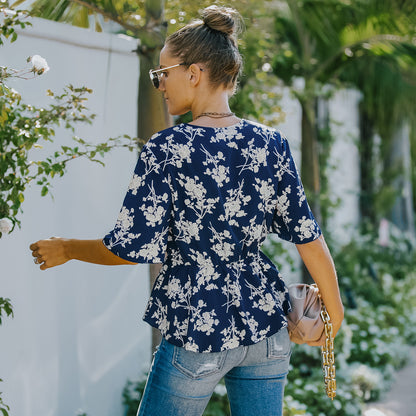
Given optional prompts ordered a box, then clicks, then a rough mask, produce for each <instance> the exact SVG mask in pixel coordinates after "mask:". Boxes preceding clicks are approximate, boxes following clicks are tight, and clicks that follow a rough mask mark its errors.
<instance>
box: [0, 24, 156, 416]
mask: <svg viewBox="0 0 416 416" xmlns="http://www.w3.org/2000/svg"><path fill="white" fill-rule="evenodd" d="M135 47H136V43H135V41H134V40H132V39H128V38H122V37H118V36H116V35H109V34H97V33H94V32H91V31H88V30H84V29H78V28H74V27H72V26H69V25H63V24H58V23H53V22H49V21H44V20H40V19H34V20H33V28H31V29H27V30H24V31H21V32H20V33H19V38H18V40H17V41H16V42H15V43H14V44H12V45H7V46H5V47H1V49H0V65H4V66H8V67H11V68H22V67H24V66H25V65H26V58H27V57H28V56H30V55H33V54H39V55H41V56H43V57H44V58H46V60H47V61H48V64H49V66H50V68H51V70H50V71H49V72H48V73H46V74H45V75H42V76H41V77H39V78H36V79H33V80H15V81H13V82H10V83H9V84H10V85H11V86H13V87H14V88H15V89H16V90H18V91H19V92H20V93H21V94H22V96H23V98H24V100H25V101H26V102H29V103H32V104H34V105H37V106H41V105H47V104H48V103H49V102H50V99H49V98H48V97H47V96H46V94H45V92H46V89H48V88H50V89H52V90H53V91H55V92H59V91H61V90H62V88H63V87H64V86H65V85H67V84H69V83H72V84H73V85H74V86H81V85H86V86H88V87H89V88H92V89H93V90H94V93H93V95H92V96H91V97H90V99H89V101H88V104H87V105H88V107H89V108H90V109H91V110H92V112H94V113H96V114H97V118H96V120H95V121H94V123H93V125H92V126H80V128H79V129H77V131H76V134H77V135H78V136H81V137H84V138H86V139H88V140H89V141H101V140H103V139H105V138H108V137H110V136H113V137H114V136H117V135H120V134H124V133H127V134H130V135H133V136H134V135H135V134H136V120H137V116H136V109H137V104H136V101H137V89H138V74H139V63H138V58H137V56H136V54H135V53H133V52H131V51H132V50H134V49H135ZM68 137H69V133H68V132H67V131H64V130H59V131H58V134H57V137H56V143H61V142H63V141H65V140H68ZM46 153H47V152H46V150H43V151H39V152H38V153H36V152H34V153H33V158H37V157H41V155H42V154H43V155H44V154H46ZM136 157H137V155H136V154H135V153H130V152H128V151H127V150H116V151H114V152H113V153H112V154H110V155H108V156H106V158H105V163H106V166H105V168H103V167H101V166H99V165H96V164H93V163H91V162H88V161H86V160H76V161H74V162H72V163H71V164H70V166H69V170H68V173H67V174H66V175H65V176H64V177H63V178H62V179H56V180H54V190H53V194H54V200H52V199H51V198H49V197H44V198H42V197H40V195H39V189H36V188H34V189H32V190H30V191H29V192H28V193H27V194H26V200H25V202H24V204H23V210H24V214H23V215H22V216H21V220H22V229H21V230H18V231H15V232H13V233H12V234H10V235H5V236H4V237H3V238H1V239H0V257H1V266H0V296H3V297H9V298H11V300H12V303H13V306H14V311H15V317H14V319H5V320H4V325H3V326H1V327H0V378H2V379H3V380H4V382H3V383H1V384H0V391H3V393H4V394H3V398H4V401H5V403H7V404H9V405H10V407H11V412H10V414H11V415H13V416H74V415H75V414H76V411H77V410H78V409H80V408H82V409H83V410H84V411H86V412H87V413H88V415H89V416H118V415H122V414H123V408H122V405H121V400H122V398H121V391H122V388H123V386H124V384H125V382H126V380H127V378H136V377H138V375H139V374H140V373H141V371H142V370H143V369H146V370H147V368H148V365H149V362H150V330H149V328H148V326H147V325H145V324H144V323H143V322H142V320H141V316H142V314H143V312H144V308H145V303H146V301H147V297H148V292H149V290H148V266H147V265H140V266H137V267H135V266H118V267H103V266H96V265H89V264H81V263H79V262H71V263H68V264H66V265H64V266H60V267H57V268H54V269H51V270H48V271H45V272H41V271H40V270H38V268H37V266H35V264H34V263H33V259H32V257H31V255H30V252H29V249H28V246H29V244H30V243H31V242H34V241H36V240H38V239H41V238H46V237H50V236H64V237H74V238H101V237H102V236H103V235H104V234H105V233H106V232H107V231H108V230H109V229H111V228H112V227H113V225H114V223H115V220H116V218H117V215H118V211H119V209H120V206H121V203H122V199H123V197H124V194H125V191H126V189H127V185H128V182H129V180H130V177H131V174H132V171H133V168H134V165H135V160H136Z"/></svg>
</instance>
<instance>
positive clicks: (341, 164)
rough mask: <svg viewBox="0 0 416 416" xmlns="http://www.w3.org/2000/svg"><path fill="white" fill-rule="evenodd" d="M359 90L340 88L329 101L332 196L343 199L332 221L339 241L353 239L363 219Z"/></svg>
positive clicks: (343, 241)
mask: <svg viewBox="0 0 416 416" xmlns="http://www.w3.org/2000/svg"><path fill="white" fill-rule="evenodd" d="M360 97H361V95H360V93H359V92H358V91H355V90H341V91H337V92H336V93H335V95H334V96H333V97H332V98H331V100H330V101H329V117H330V125H331V133H332V135H333V136H334V137H335V142H334V144H333V147H332V149H331V157H330V160H331V165H332V169H331V168H330V169H329V171H328V179H329V187H330V190H331V197H332V198H333V199H334V201H335V200H336V198H339V199H340V206H339V207H338V208H337V209H336V210H334V212H333V216H332V217H331V218H330V220H329V228H330V229H331V232H332V233H333V237H334V238H335V239H336V240H337V241H338V242H339V243H340V244H346V243H347V242H349V241H350V239H351V236H352V234H353V232H354V231H355V230H356V228H357V226H358V223H359V220H360V204H359V192H360V159H359V150H358V143H359V140H360V131H359V111H358V104H359V101H360Z"/></svg>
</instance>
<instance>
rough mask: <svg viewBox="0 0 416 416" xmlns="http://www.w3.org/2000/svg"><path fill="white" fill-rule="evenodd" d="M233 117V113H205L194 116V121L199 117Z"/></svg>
mask: <svg viewBox="0 0 416 416" xmlns="http://www.w3.org/2000/svg"><path fill="white" fill-rule="evenodd" d="M233 115H235V114H234V113H231V112H230V113H216V112H205V113H201V114H200V115H199V116H196V117H195V118H194V120H197V119H198V118H200V117H211V118H225V117H231V116H233Z"/></svg>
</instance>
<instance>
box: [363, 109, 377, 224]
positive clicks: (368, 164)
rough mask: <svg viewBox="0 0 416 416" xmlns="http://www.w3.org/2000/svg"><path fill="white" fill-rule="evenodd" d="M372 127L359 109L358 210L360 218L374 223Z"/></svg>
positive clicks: (366, 116)
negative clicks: (359, 183)
mask: <svg viewBox="0 0 416 416" xmlns="http://www.w3.org/2000/svg"><path fill="white" fill-rule="evenodd" d="M374 151H375V150H374V129H373V123H372V122H371V120H370V118H369V117H368V114H367V113H366V112H365V111H364V110H363V109H362V108H361V109H360V177H361V192H360V212H361V218H362V219H368V220H369V221H370V223H371V224H373V225H376V224H375V222H376V213H375V201H374V195H375V192H376V191H375V187H376V184H375V174H374V172H375V161H374Z"/></svg>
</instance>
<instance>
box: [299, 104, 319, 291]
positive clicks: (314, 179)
mask: <svg viewBox="0 0 416 416" xmlns="http://www.w3.org/2000/svg"><path fill="white" fill-rule="evenodd" d="M301 107H302V145H301V151H302V165H301V176H302V182H303V186H304V188H305V192H306V195H307V198H308V202H309V205H310V207H311V210H312V212H313V215H314V216H315V218H316V220H317V221H318V223H319V224H320V223H321V220H322V216H321V204H320V199H319V197H320V189H321V185H320V178H319V153H318V136H317V128H316V114H315V100H314V99H305V100H303V101H301ZM303 281H304V282H305V283H313V280H312V278H311V276H310V275H309V273H308V271H307V270H306V268H305V266H303Z"/></svg>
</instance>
